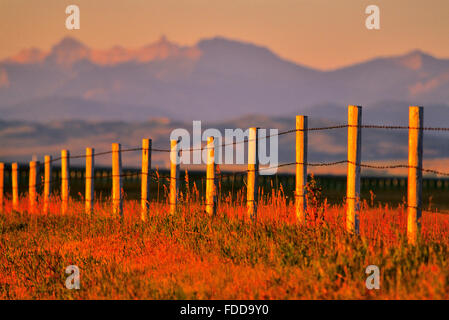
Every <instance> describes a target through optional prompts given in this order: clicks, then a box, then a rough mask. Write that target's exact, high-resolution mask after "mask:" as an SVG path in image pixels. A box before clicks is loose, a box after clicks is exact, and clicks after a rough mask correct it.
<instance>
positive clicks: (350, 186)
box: [346, 106, 362, 234]
mask: <svg viewBox="0 0 449 320" xmlns="http://www.w3.org/2000/svg"><path fill="white" fill-rule="evenodd" d="M361 125H362V107H361V106H349V109H348V175H347V190H346V205H347V207H346V230H347V231H348V232H349V233H355V234H359V211H360V161H361V156H362V150H361V149H362V148H361V142H362V128H361Z"/></svg>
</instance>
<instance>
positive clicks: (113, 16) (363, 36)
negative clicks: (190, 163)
mask: <svg viewBox="0 0 449 320" xmlns="http://www.w3.org/2000/svg"><path fill="white" fill-rule="evenodd" d="M71 4H76V5H78V6H79V8H80V13H81V14H80V16H81V28H80V30H67V29H66V28H65V20H66V17H67V14H66V13H65V8H66V7H67V6H68V5H71ZM368 5H377V6H378V7H379V8H380V30H368V29H367V28H366V27H365V19H366V18H367V16H368V15H367V14H365V8H366V7H367V6H368ZM161 35H166V36H167V37H168V39H169V40H170V41H173V42H176V43H179V44H181V45H194V44H195V43H196V42H197V41H198V40H200V39H203V38H211V37H214V36H218V35H219V36H224V37H227V38H231V39H236V40H242V41H247V42H251V43H254V44H258V45H262V46H265V47H268V48H270V49H271V50H272V51H273V52H275V53H276V54H278V55H279V56H281V57H282V58H285V59H288V60H291V61H294V62H296V63H300V64H303V65H307V66H310V67H314V68H318V69H323V70H328V69H334V68H338V67H342V66H346V65H349V64H353V63H356V62H361V61H364V60H368V59H370V58H373V57H377V56H388V55H397V54H403V53H405V52H408V51H411V50H414V49H420V50H423V51H425V52H428V53H430V54H432V55H434V56H436V57H440V58H444V57H446V58H449V1H448V0H432V1H423V0H369V1H366V0H339V1H335V0H226V1H219V0H126V1H125V0H121V1H116V0H77V1H75V0H39V1H30V0H0V60H3V59H5V58H7V57H9V56H11V55H13V54H15V53H17V52H19V51H20V50H21V49H24V48H29V47H38V48H42V49H44V50H49V49H50V48H51V46H52V45H54V44H55V43H56V42H58V41H59V40H60V39H61V38H63V37H64V36H72V37H75V38H77V39H79V40H80V41H82V42H83V43H85V44H87V45H88V46H90V47H92V48H96V49H105V48H109V47H112V46H114V45H122V46H125V47H128V48H134V47H140V46H143V45H146V44H148V43H151V42H154V41H156V40H157V39H159V38H160V37H161Z"/></svg>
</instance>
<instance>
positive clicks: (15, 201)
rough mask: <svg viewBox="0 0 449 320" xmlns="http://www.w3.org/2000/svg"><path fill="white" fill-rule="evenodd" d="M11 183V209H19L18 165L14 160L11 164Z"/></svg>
mask: <svg viewBox="0 0 449 320" xmlns="http://www.w3.org/2000/svg"><path fill="white" fill-rule="evenodd" d="M11 180H12V181H11V183H12V209H13V210H15V211H17V210H19V165H18V163H17V162H14V163H13V164H12V165H11Z"/></svg>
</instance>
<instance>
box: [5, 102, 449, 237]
mask: <svg viewBox="0 0 449 320" xmlns="http://www.w3.org/2000/svg"><path fill="white" fill-rule="evenodd" d="M423 111H424V109H423V107H416V106H412V107H410V109H409V125H408V126H380V125H363V124H362V107H360V106H349V108H348V123H347V124H344V125H337V126H329V127H317V128H309V127H308V118H307V117H306V116H297V117H296V128H295V129H291V130H287V131H283V132H279V133H277V134H275V135H277V136H283V135H287V134H292V133H295V134H296V161H295V162H291V163H283V164H279V165H278V166H276V167H275V168H282V167H287V166H295V172H296V180H295V216H296V219H297V222H298V223H299V224H305V223H306V214H307V201H306V184H307V172H308V167H321V166H335V165H341V164H346V165H347V176H346V186H347V188H346V230H347V231H348V232H349V233H352V234H359V219H358V216H359V211H360V189H361V168H370V169H396V168H407V169H408V179H407V181H408V182H407V238H408V241H409V242H410V243H412V244H413V243H416V241H417V238H418V237H419V234H420V229H421V214H422V186H423V177H422V175H423V172H427V173H433V174H437V175H441V176H446V177H449V173H448V172H441V171H437V170H433V169H427V168H426V169H425V168H423V167H422V163H423V132H424V131H449V128H433V127H424V126H423ZM344 128H346V129H347V130H348V144H347V147H348V156H347V159H345V160H340V161H334V162H322V163H311V162H308V161H307V144H308V134H309V132H313V131H321V130H335V129H344ZM364 128H368V129H390V130H408V132H409V145H408V149H409V157H408V163H407V164H396V165H386V166H377V165H369V164H365V163H362V161H361V159H362V146H361V135H362V129H364ZM258 130H259V129H258V128H255V127H254V128H250V129H249V136H248V138H246V139H244V140H243V141H235V142H232V143H223V144H221V145H220V146H216V145H215V141H214V138H213V137H210V138H208V140H207V144H206V146H201V147H198V148H188V149H181V148H180V143H179V141H178V140H171V141H170V149H161V148H153V147H152V141H151V139H143V140H142V146H141V147H138V148H129V149H122V148H121V145H120V144H118V143H114V144H112V150H111V151H107V152H100V153H95V150H94V149H93V148H87V149H86V153H85V154H83V155H78V156H71V155H70V152H69V151H68V150H62V151H61V156H60V157H59V158H52V157H51V156H49V155H47V156H45V161H44V164H42V165H41V164H39V163H37V162H35V161H32V162H30V167H29V182H28V189H29V191H28V196H29V208H30V210H29V211H30V212H33V211H34V210H35V209H36V198H37V194H38V192H37V187H39V186H41V185H43V187H44V193H43V198H44V206H43V210H44V211H48V202H49V198H50V194H51V189H52V164H53V163H55V162H57V161H60V162H61V177H60V178H61V191H60V194H61V211H62V212H66V211H67V206H68V202H69V190H70V159H80V158H84V159H85V161H86V165H85V175H84V176H85V197H84V198H85V211H86V213H89V214H91V213H92V206H93V202H94V166H95V165H94V159H95V157H99V156H104V155H111V156H112V173H111V174H110V175H109V176H107V177H109V178H111V179H112V208H113V212H114V213H115V214H116V215H118V216H121V217H122V216H123V193H122V179H123V178H127V177H136V176H140V177H141V196H140V202H141V219H142V220H143V221H145V220H146V217H147V215H148V210H149V201H150V183H151V178H152V177H154V173H152V172H151V154H152V153H153V152H165V153H168V154H169V156H170V163H171V165H170V178H169V181H170V186H169V206H170V214H175V213H176V209H177V203H178V193H179V183H180V175H179V171H180V166H179V162H178V161H177V160H178V158H179V156H180V154H181V153H182V152H194V151H203V150H206V152H207V163H206V177H205V181H206V199H205V211H206V212H207V213H208V214H210V215H214V214H215V213H216V205H217V197H216V193H217V191H216V190H217V185H216V181H217V177H218V176H220V178H223V177H226V176H227V177H228V178H230V177H234V179H235V177H236V176H238V175H246V176H247V190H246V193H247V196H246V202H247V215H248V217H249V218H251V219H256V218H257V203H258V181H259V179H258V176H259V172H260V171H262V170H267V169H270V170H271V169H273V168H272V167H269V168H259V159H258V148H259V141H260V140H262V139H270V138H272V137H273V136H275V135H268V136H266V137H259V134H258ZM239 143H247V144H248V168H247V170H244V171H238V172H233V173H230V174H228V175H223V174H220V175H217V174H216V164H215V148H217V147H223V146H226V145H236V144H239ZM132 151H141V152H142V163H141V164H142V168H141V171H140V172H126V173H123V171H122V161H121V155H122V153H124V152H132ZM4 168H5V166H4V164H3V163H0V209H2V208H3V202H4V200H3V197H4V171H5V169H4ZM42 168H44V175H43V176H44V179H43V181H38V176H39V170H40V169H42ZM103 177H104V175H103ZM11 180H12V181H11V185H12V208H13V210H17V209H18V205H19V168H18V164H17V163H13V164H12V165H11ZM201 180H204V178H201Z"/></svg>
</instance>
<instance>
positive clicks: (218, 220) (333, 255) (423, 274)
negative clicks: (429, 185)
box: [0, 189, 449, 299]
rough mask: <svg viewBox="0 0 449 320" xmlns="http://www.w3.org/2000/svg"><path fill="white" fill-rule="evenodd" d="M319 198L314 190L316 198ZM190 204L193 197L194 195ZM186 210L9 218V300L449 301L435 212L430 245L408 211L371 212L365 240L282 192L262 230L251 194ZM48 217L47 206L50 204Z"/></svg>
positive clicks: (446, 222) (0, 279)
mask: <svg viewBox="0 0 449 320" xmlns="http://www.w3.org/2000/svg"><path fill="white" fill-rule="evenodd" d="M312 191H313V190H312ZM184 198H187V197H185V196H184ZM188 199H194V200H191V201H186V200H185V199H184V200H183V201H182V202H181V203H180V205H179V210H178V212H177V214H176V215H173V216H170V215H169V214H168V205H167V204H165V203H152V204H151V206H150V214H149V217H148V219H147V221H146V222H141V220H140V204H139V203H138V202H136V201H126V202H125V204H124V216H123V219H121V218H120V217H116V216H112V214H111V210H110V205H109V203H108V202H99V203H96V204H95V210H94V213H93V214H92V215H91V216H89V215H86V214H85V213H84V211H83V205H84V204H83V203H82V202H73V203H71V206H70V211H69V212H68V213H67V214H65V215H61V214H60V211H59V207H60V203H59V201H58V200H54V201H52V203H51V205H50V213H48V214H43V213H42V212H41V210H40V209H38V210H37V211H36V212H34V213H31V212H28V201H27V199H23V200H22V201H21V203H20V210H19V211H17V212H13V211H12V210H11V203H10V201H7V202H6V203H5V206H4V210H3V213H2V214H1V215H0V298H2V299H397V298H405V299H422V298H436V299H447V298H449V294H448V292H449V290H448V289H449V255H448V253H449V246H448V244H449V240H448V239H449V237H448V235H449V217H448V216H447V215H443V214H437V213H424V215H423V221H422V225H423V229H422V231H423V232H422V233H423V236H422V239H421V240H420V241H419V243H418V245H417V246H409V245H408V244H407V242H406V240H405V238H404V234H405V222H406V210H405V209H404V208H402V207H399V208H388V207H377V208H372V207H369V206H368V204H366V203H364V204H363V205H362V211H361V214H360V225H361V235H360V236H351V235H348V234H347V233H346V232H345V230H344V225H345V224H344V221H345V211H344V208H342V207H339V206H329V205H328V204H327V203H326V201H325V200H324V201H323V200H322V199H319V197H318V196H316V199H315V200H314V199H313V198H310V199H309V202H310V203H312V202H313V201H315V202H314V206H313V207H311V208H310V209H309V214H308V216H309V219H308V222H307V226H306V227H301V226H298V225H296V223H295V220H294V208H293V206H292V205H291V204H290V203H289V202H288V201H287V200H288V199H286V197H285V196H284V195H283V192H282V189H280V190H277V191H273V193H272V194H271V195H268V196H267V195H264V197H263V199H264V200H263V201H261V203H260V205H259V211H258V217H257V220H256V221H252V220H249V219H247V218H246V208H245V205H244V202H243V200H244V197H243V194H242V193H240V195H237V199H235V198H234V199H233V200H232V201H231V200H230V198H229V199H224V200H223V201H221V202H220V204H219V207H218V214H217V216H215V217H209V216H207V215H206V214H205V212H204V206H203V205H202V204H201V203H200V201H199V200H198V197H197V196H195V195H190V196H189V198H188ZM40 207H41V204H40ZM371 264H375V265H378V266H379V268H380V271H381V288H380V290H367V289H366V287H365V280H366V277H367V275H366V274H365V268H366V267H367V266H368V265H371ZM68 265H77V266H78V267H79V268H80V270H81V289H80V290H68V289H67V288H66V287H65V279H66V277H67V276H68V275H66V274H65V273H64V270H65V268H66V267H67V266H68Z"/></svg>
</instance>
